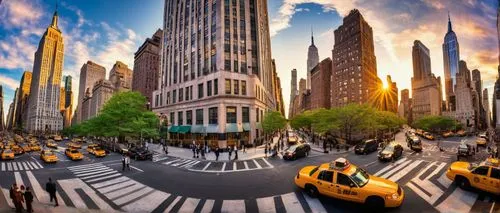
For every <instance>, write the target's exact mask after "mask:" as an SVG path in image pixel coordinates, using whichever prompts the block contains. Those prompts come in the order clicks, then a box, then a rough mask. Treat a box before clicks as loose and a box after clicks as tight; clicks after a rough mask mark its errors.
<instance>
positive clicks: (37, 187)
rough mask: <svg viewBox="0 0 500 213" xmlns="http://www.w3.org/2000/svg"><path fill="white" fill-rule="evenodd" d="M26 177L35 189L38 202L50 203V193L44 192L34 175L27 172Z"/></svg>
mask: <svg viewBox="0 0 500 213" xmlns="http://www.w3.org/2000/svg"><path fill="white" fill-rule="evenodd" d="M26 175H27V176H28V180H29V181H30V184H31V188H32V189H33V192H34V194H35V197H36V198H37V199H38V201H40V202H46V201H49V196H47V195H48V193H47V192H46V191H45V190H43V188H42V186H40V183H39V182H38V180H37V179H36V178H35V176H34V175H33V173H32V172H31V171H27V172H26Z"/></svg>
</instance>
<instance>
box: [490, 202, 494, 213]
mask: <svg viewBox="0 0 500 213" xmlns="http://www.w3.org/2000/svg"><path fill="white" fill-rule="evenodd" d="M494 208H495V202H493V204H491V209H490V213H493V209H494Z"/></svg>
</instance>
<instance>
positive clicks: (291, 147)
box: [286, 145, 298, 152]
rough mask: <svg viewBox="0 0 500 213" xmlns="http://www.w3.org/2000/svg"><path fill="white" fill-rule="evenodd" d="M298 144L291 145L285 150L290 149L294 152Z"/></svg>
mask: <svg viewBox="0 0 500 213" xmlns="http://www.w3.org/2000/svg"><path fill="white" fill-rule="evenodd" d="M297 147H298V145H293V146H290V147H288V149H286V150H287V151H290V152H295V149H297Z"/></svg>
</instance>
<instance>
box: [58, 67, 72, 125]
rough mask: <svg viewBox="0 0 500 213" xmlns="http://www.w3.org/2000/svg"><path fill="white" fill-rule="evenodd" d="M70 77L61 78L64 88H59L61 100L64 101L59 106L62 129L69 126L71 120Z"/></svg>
mask: <svg viewBox="0 0 500 213" xmlns="http://www.w3.org/2000/svg"><path fill="white" fill-rule="evenodd" d="M72 79H73V78H72V77H71V76H70V75H67V76H64V77H63V82H64V87H62V88H61V92H62V93H61V96H62V97H64V98H61V100H64V101H63V102H62V103H63V104H61V113H62V114H63V118H64V122H63V123H64V127H70V126H71V120H72V119H73V86H72V84H73V83H72Z"/></svg>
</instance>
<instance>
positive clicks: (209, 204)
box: [201, 200, 215, 213]
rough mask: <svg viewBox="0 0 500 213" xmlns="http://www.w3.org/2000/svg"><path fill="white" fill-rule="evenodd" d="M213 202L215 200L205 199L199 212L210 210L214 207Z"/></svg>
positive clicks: (203, 212)
mask: <svg viewBox="0 0 500 213" xmlns="http://www.w3.org/2000/svg"><path fill="white" fill-rule="evenodd" d="M214 203H215V200H205V205H203V208H202V209H201V213H210V212H212V209H213V208H214Z"/></svg>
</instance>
